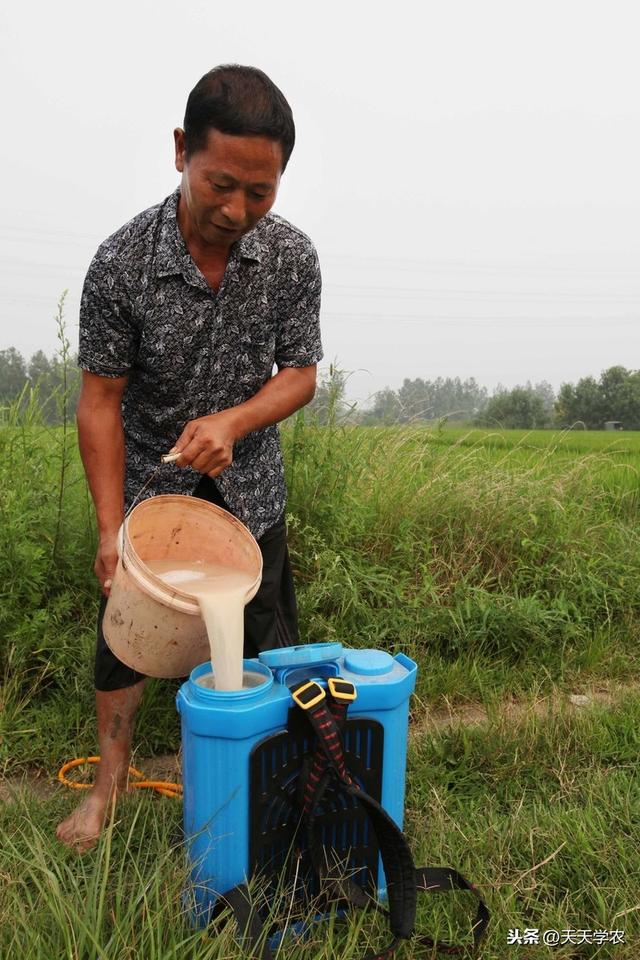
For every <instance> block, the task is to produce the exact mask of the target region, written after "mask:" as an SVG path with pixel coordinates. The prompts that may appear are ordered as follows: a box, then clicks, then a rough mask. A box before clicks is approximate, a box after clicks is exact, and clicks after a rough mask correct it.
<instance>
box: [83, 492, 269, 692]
mask: <svg viewBox="0 0 640 960" xmlns="http://www.w3.org/2000/svg"><path fill="white" fill-rule="evenodd" d="M118 552H119V554H120V558H119V560H118V566H117V568H116V572H115V575H114V577H113V582H112V585H111V592H110V594H109V599H108V600H107V606H106V609H105V613H104V619H103V621H102V628H103V631H104V636H105V639H106V641H107V643H108V645H109V647H110V648H111V650H112V651H113V653H115V655H116V657H118V659H119V660H121V661H122V662H123V663H125V664H126V665H127V666H128V667H132V668H133V669H134V670H138V671H139V672H140V673H144V674H147V676H150V677H184V676H186V675H187V674H189V673H190V672H191V670H193V668H194V667H196V666H197V665H198V664H200V663H202V662H203V661H204V660H208V659H209V656H210V650H209V639H208V637H207V632H206V630H205V626H204V622H203V620H202V617H201V616H200V607H199V606H198V603H197V601H196V599H195V598H194V597H193V596H191V595H190V594H188V593H185V592H184V591H182V590H180V589H178V588H177V587H174V586H169V584H167V583H165V582H164V581H163V580H161V579H160V577H158V576H157V575H156V574H154V573H153V572H152V571H151V570H149V568H148V567H147V565H146V563H147V562H153V561H155V560H178V561H179V560H185V561H193V560H204V561H205V562H206V561H208V562H212V563H222V564H226V565H227V566H230V567H234V568H236V569H238V570H243V571H245V572H247V573H249V574H251V575H252V576H253V577H254V580H253V583H252V585H251V588H250V589H249V590H248V591H247V601H249V600H251V598H252V597H253V596H255V593H256V591H257V589H258V587H259V586H260V580H261V577H262V554H261V552H260V547H259V546H258V544H257V543H256V541H255V540H254V538H253V537H252V535H251V534H250V533H249V531H248V530H247V528H246V527H245V526H244V525H243V524H242V523H240V521H239V520H238V519H236V517H234V516H232V514H230V513H227V511H226V510H222V509H221V508H220V507H216V506H215V505H214V504H212V503H209V502H208V501H206V500H200V499H198V498H197V497H185V496H177V495H176V496H161V497H151V498H149V499H148V500H144V501H143V502H142V503H139V504H138V506H137V507H135V508H134V509H133V510H132V511H131V513H130V514H129V516H128V517H127V518H126V520H125V522H124V524H123V527H122V528H121V529H120V534H119V536H118Z"/></svg>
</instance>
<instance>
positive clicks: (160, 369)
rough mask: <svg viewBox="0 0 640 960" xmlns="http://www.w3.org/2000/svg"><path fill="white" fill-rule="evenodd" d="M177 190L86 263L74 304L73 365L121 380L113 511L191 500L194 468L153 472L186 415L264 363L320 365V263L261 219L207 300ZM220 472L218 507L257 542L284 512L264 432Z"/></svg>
mask: <svg viewBox="0 0 640 960" xmlns="http://www.w3.org/2000/svg"><path fill="white" fill-rule="evenodd" d="M178 199H179V190H177V191H176V192H175V193H173V194H171V195H170V196H169V197H168V198H167V199H166V200H165V201H164V202H163V203H161V204H158V205H157V206H155V207H151V208H150V209H149V210H145V211H144V212H143V213H140V214H139V215H138V216H137V217H134V219H133V220H131V221H130V222H129V223H127V224H125V226H123V227H121V228H120V230H118V231H116V233H114V234H113V236H111V237H109V239H108V240H105V242H104V243H103V244H101V246H100V247H99V248H98V251H97V253H96V255H95V257H94V259H93V261H92V263H91V265H90V267H89V270H88V273H87V276H86V279H85V283H84V288H83V293H82V300H81V306H80V349H79V355H78V363H79V365H80V367H82V368H83V369H84V370H88V371H89V372H90V373H94V374H98V375H99V376H103V377H122V376H125V375H126V376H128V382H127V386H126V388H125V392H124V394H123V400H122V413H123V422H124V433H125V448H126V459H125V504H126V507H127V509H128V507H129V506H130V505H131V503H132V502H133V500H134V499H135V498H136V496H137V495H138V493H139V492H140V490H141V488H142V487H143V486H144V485H145V483H147V482H148V481H149V479H150V477H152V475H153V474H154V472H156V471H158V472H157V473H156V475H155V477H154V478H153V481H152V482H151V484H150V485H149V486H148V487H147V489H145V491H144V497H149V496H155V495H157V494H162V493H182V494H191V493H193V491H194V489H195V487H196V485H197V483H198V481H199V480H200V474H199V473H197V472H196V471H195V470H193V469H192V468H190V467H188V468H186V469H180V468H178V467H176V466H174V465H172V464H167V465H165V466H162V467H161V468H160V469H159V470H158V468H159V465H160V457H161V455H162V454H163V453H166V452H167V451H168V450H170V449H171V447H172V446H173V444H174V443H175V441H176V440H177V438H178V436H179V435H180V433H181V432H182V430H183V428H184V426H185V424H186V423H187V422H188V421H189V420H193V419H196V418H197V417H202V416H206V415H207V414H210V413H215V412H218V411H221V410H225V409H227V408H229V407H233V406H236V405H238V404H241V403H243V402H244V401H246V400H248V399H249V398H250V397H252V396H254V395H255V394H256V393H257V392H258V391H259V390H260V389H261V387H263V386H264V384H265V383H266V382H267V381H268V380H269V379H270V377H271V376H272V372H273V368H274V364H275V365H276V366H277V367H278V368H279V369H280V368H282V367H305V366H309V365H311V364H315V363H317V362H318V361H319V360H320V359H321V358H322V345H321V339H320V328H319V313H320V288H321V279H320V269H319V265H318V258H317V254H316V251H315V248H314V246H313V244H312V243H311V241H310V240H309V238H308V237H307V236H306V235H305V234H304V233H302V232H301V231H300V230H298V229H297V228H296V227H294V226H293V225H292V224H290V223H288V222H287V221H286V220H284V219H283V218H282V217H279V216H277V215H276V214H273V213H269V214H267V215H266V216H265V217H263V218H262V219H261V220H260V221H259V222H258V223H257V224H256V226H255V227H254V228H253V230H251V231H250V232H249V233H247V234H245V235H244V236H243V237H241V238H240V239H239V240H238V241H237V242H236V243H234V244H233V246H232V247H231V250H230V254H229V260H228V262H227V266H226V270H225V274H224V278H223V280H222V283H221V286H220V290H219V292H218V293H216V292H215V291H214V290H213V289H212V288H211V287H210V286H209V284H208V283H207V281H206V280H205V278H204V276H203V275H202V274H201V272H200V271H199V269H198V267H197V266H196V264H195V262H194V261H193V259H192V257H191V255H190V254H189V251H188V250H187V247H186V244H185V242H184V239H183V237H182V234H181V233H180V229H179V227H178V222H177V217H176V214H177V207H178ZM233 457H234V459H233V463H232V464H231V465H230V466H229V467H227V468H226V469H225V470H224V471H223V472H222V473H221V474H220V475H219V476H218V477H216V484H217V485H218V487H219V489H220V492H221V494H222V496H223V497H224V499H225V501H226V502H227V504H228V505H229V508H230V509H231V510H232V511H233V512H234V513H235V514H236V516H237V517H238V518H239V519H240V520H242V522H243V523H245V524H246V525H247V526H248V527H249V529H250V530H251V532H252V533H253V535H254V536H255V537H257V538H259V537H261V536H262V534H263V533H264V532H265V531H266V530H268V529H269V528H270V527H271V526H273V525H274V524H275V523H277V522H278V521H279V520H280V519H281V517H282V515H283V512H284V507H285V500H286V491H285V482H284V468H283V463H282V454H281V449H280V438H279V434H278V429H277V427H276V426H272V427H266V428H265V429H262V430H256V431H254V432H253V433H250V434H248V435H247V436H246V437H244V438H243V439H242V440H239V441H238V442H237V443H236V444H235V447H234V454H233Z"/></svg>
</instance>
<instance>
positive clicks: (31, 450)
mask: <svg viewBox="0 0 640 960" xmlns="http://www.w3.org/2000/svg"><path fill="white" fill-rule="evenodd" d="M284 447H285V454H286V464H287V473H288V482H289V487H290V501H289V508H288V509H289V528H290V540H291V552H292V557H293V562H294V567H295V572H296V577H297V581H298V585H299V586H298V595H299V604H300V614H301V629H302V635H303V637H304V639H305V640H307V641H324V640H333V639H338V640H341V641H342V642H343V643H345V644H347V645H352V646H353V645H355V646H374V647H381V648H383V649H388V650H390V651H392V652H395V651H397V650H403V651H404V652H406V653H408V654H409V655H410V656H412V657H414V658H415V659H416V660H417V661H418V663H419V668H420V670H419V681H418V690H417V697H416V699H415V701H414V704H413V708H412V722H413V728H414V734H413V736H412V740H411V744H410V758H409V770H408V793H407V823H408V829H409V833H410V835H411V837H412V843H413V845H414V847H415V849H416V851H417V857H416V859H417V860H418V861H419V862H429V863H432V864H433V863H446V864H450V865H452V866H456V867H459V868H460V869H461V870H462V872H464V873H465V874H467V875H468V876H469V877H470V878H471V879H473V880H474V881H476V882H478V883H479V884H480V886H481V887H482V890H483V892H484V894H485V895H486V898H487V900H488V901H489V903H490V906H491V909H492V911H493V914H494V919H493V922H492V933H491V939H490V942H489V945H488V946H487V948H486V950H485V951H484V952H483V954H482V956H485V957H488V958H496V960H501V958H505V960H506V958H508V957H519V958H524V957H527V958H528V957H532V958H535V957H541V956H545V955H547V954H549V953H550V952H551V953H553V955H554V956H557V957H563V958H569V957H572V958H577V957H590V956H598V957H605V956H615V957H620V958H626V957H629V958H631V957H635V956H636V955H637V944H638V942H640V940H639V937H638V933H639V931H638V917H639V915H640V909H636V908H637V907H638V893H637V849H638V840H639V837H638V829H639V825H640V795H639V793H638V788H637V785H636V779H637V776H636V769H635V768H636V762H637V761H636V758H637V754H638V746H639V744H638V733H637V731H638V729H640V726H639V724H638V720H639V719H640V716H639V714H640V701H639V700H638V699H637V696H636V694H635V692H634V685H635V684H636V683H637V682H638V653H637V651H638V640H639V638H640V629H639V627H638V623H639V619H640V618H639V608H640V594H639V593H638V583H639V582H640V535H639V533H638V530H639V527H638V518H639V514H640V496H639V494H640V481H639V473H638V470H639V468H640V434H637V433H636V434H631V433H625V434H623V435H621V434H609V433H606V434H605V433H599V434H595V433H588V432H584V431H572V432H564V433H553V432H551V431H540V432H535V433H526V434H525V433H521V432H519V431H470V430H462V431H461V430H453V429H452V430H449V429H445V430H439V429H427V428H420V427H407V428H362V427H359V428H355V427H350V426H348V425H340V424H337V423H332V424H330V425H329V426H326V427H322V428H320V427H318V426H316V425H314V424H313V423H310V422H308V420H305V417H304V416H303V415H300V416H298V417H297V418H294V420H293V421H292V422H291V423H289V424H288V425H287V427H286V428H285V430H284ZM0 547H1V549H0V577H1V578H2V584H3V600H2V604H1V605H0V636H1V637H2V642H1V644H0V679H1V681H2V687H1V693H0V696H1V703H0V707H1V709H0V773H1V774H3V775H4V777H5V778H6V777H15V776H17V775H19V774H21V773H23V772H25V771H29V770H32V769H37V770H39V771H41V772H46V773H47V774H48V775H49V776H52V775H53V774H54V773H55V771H56V770H57V768H58V766H59V765H60V764H61V763H62V762H63V760H65V759H67V758H69V757H71V756H75V755H86V754H87V753H91V752H93V750H94V730H93V719H92V715H93V714H92V710H93V708H92V683H91V655H92V647H93V632H94V618H95V612H96V608H97V590H96V587H95V584H94V581H93V574H92V564H93V551H94V548H95V533H94V528H93V521H92V512H91V504H90V500H89V498H88V496H87V492H86V487H85V484H84V480H83V477H82V470H81V467H80V463H79V459H78V456H77V453H76V449H75V436H74V432H73V430H72V429H71V427H70V426H67V428H66V429H51V428H45V427H43V426H42V425H41V423H40V422H39V414H38V409H37V404H34V405H33V406H32V407H31V408H27V409H26V410H25V409H23V411H22V413H21V415H20V417H17V416H16V417H14V419H13V420H12V421H10V422H9V424H8V425H7V426H6V427H4V428H2V429H0ZM599 686H604V687H606V688H607V689H611V690H612V692H613V694H614V700H615V697H616V696H618V694H617V693H616V691H619V690H626V691H627V693H626V695H625V696H624V697H623V698H622V699H618V700H615V702H614V703H613V705H612V706H611V707H610V708H608V709H603V708H600V707H597V708H594V709H591V708H589V709H587V710H585V711H584V712H576V711H575V710H573V709H569V708H567V709H566V710H564V711H562V710H561V711H560V712H558V711H557V710H555V709H553V710H552V709H551V708H549V710H548V711H546V710H544V709H541V708H540V706H539V704H540V703H541V702H542V703H547V702H548V703H550V704H551V703H555V702H556V701H558V700H559V701H560V702H563V701H564V700H565V699H566V698H565V695H566V693H568V692H580V691H587V692H588V691H590V690H591V689H597V688H598V687H599ZM176 687H177V684H176V683H173V682H169V681H158V682H154V683H152V684H150V685H149V689H148V691H147V693H146V694H145V699H144V701H143V706H142V709H141V713H140V717H139V722H138V734H137V748H138V755H139V756H141V757H145V756H148V755H151V754H154V753H161V752H165V751H170V750H174V749H177V747H178V746H179V731H178V724H177V718H176V714H175V707H174V694H175V690H176ZM514 701H517V702H518V703H519V704H520V705H521V709H522V711H523V712H522V714H517V715H515V716H514V715H512V714H511V713H509V712H508V711H507V710H506V707H507V706H509V705H510V704H512V703H513V702H514ZM473 704H482V705H484V706H486V707H487V708H488V711H489V718H490V722H489V723H488V724H486V725H482V726H473V727H468V728H467V727H454V728H451V727H448V726H446V725H445V726H438V727H436V726H433V725H431V726H428V725H425V717H426V715H427V711H430V710H431V711H432V710H436V711H438V710H442V709H443V708H445V707H446V708H447V709H448V708H452V709H454V708H456V707H457V706H458V707H462V706H465V705H473ZM536 705H537V706H536ZM143 769H144V766H143ZM76 800H77V796H76V795H75V794H71V793H66V792H65V791H64V790H63V789H62V788H60V791H59V792H58V793H56V794H55V795H54V796H52V797H49V798H40V799H37V798H36V797H35V796H33V795H27V797H26V799H25V798H23V799H15V800H14V801H12V802H4V803H0V837H1V839H2V843H1V849H0V956H2V957H4V956H5V955H6V956H13V955H14V954H15V953H16V952H19V953H20V954H21V955H23V956H24V957H25V958H30V957H34V958H38V960H39V958H43V960H44V958H47V960H49V958H52V957H56V958H57V957H65V958H66V957H69V958H83V960H84V958H85V957H87V958H93V957H96V958H102V957H108V958H109V960H112V958H120V957H123V958H124V957H142V956H144V957H145V958H146V957H150V958H152V960H155V958H167V960H169V958H174V957H175V958H176V960H177V958H182V957H190V956H193V957H196V956H197V957H199V958H200V957H205V958H207V957H211V958H222V957H232V956H237V955H238V953H237V949H236V948H235V947H234V945H233V942H232V940H231V938H230V934H229V933H228V932H227V933H223V934H221V936H220V937H218V938H214V939H211V938H209V939H207V938H206V937H204V936H203V935H202V934H200V933H197V932H194V931H192V930H190V928H189V927H188V925H187V924H186V923H185V918H184V916H183V915H182V908H181V897H180V891H181V889H182V886H183V883H184V866H183V861H182V857H181V852H180V851H179V850H178V849H177V848H176V829H177V826H178V823H179V818H180V808H179V805H178V804H176V803H174V802H172V801H169V800H159V799H158V800H156V799H154V798H150V797H140V796H138V795H136V796H134V797H132V798H131V799H128V800H127V801H126V803H124V804H123V806H122V808H121V810H120V811H119V813H118V817H117V820H116V822H115V824H114V826H113V828H112V829H111V830H110V831H109V832H108V833H107V834H106V836H105V837H104V839H103V841H102V843H101V845H100V847H99V848H98V850H97V851H95V852H93V853H91V854H90V855H89V856H88V857H86V858H84V859H82V860H76V859H75V858H73V857H72V856H71V855H69V854H67V853H65V852H64V851H62V850H61V849H60V848H59V847H58V846H57V845H56V843H55V841H54V839H53V826H54V824H55V822H56V821H57V819H59V818H60V817H61V816H62V815H63V813H64V812H66V811H67V810H69V809H70V808H71V806H72V805H73V803H74V802H76ZM453 900H454V901H455V904H453V903H452V904H451V905H449V904H448V900H447V898H444V897H433V898H431V900H430V901H429V900H428V898H427V900H426V901H425V905H424V908H421V915H422V920H423V925H424V926H425V928H426V929H428V931H429V932H431V933H432V934H433V933H435V934H436V935H439V936H449V935H454V934H455V931H449V924H450V923H451V922H454V921H455V922H457V923H458V924H459V925H460V924H461V925H462V928H464V924H465V922H466V918H467V917H468V909H467V908H468V903H466V901H465V898H464V897H463V896H456V897H455V898H453ZM274 909H276V911H277V910H283V911H284V915H285V916H286V910H287V900H286V897H283V899H282V901H281V902H280V903H279V904H276V905H274ZM625 911H629V912H628V913H625ZM617 914H619V915H621V914H624V915H623V916H621V917H620V918H619V919H618V920H615V921H614V917H615V916H616V915H617ZM359 923H361V920H360V919H353V920H352V921H351V922H350V923H349V924H347V925H346V926H345V925H341V924H338V923H335V924H333V925H331V926H330V928H329V931H330V932H329V934H327V929H326V928H324V927H323V928H322V930H321V931H319V932H318V933H317V935H316V934H315V933H313V934H312V939H311V941H310V942H309V943H308V944H306V945H301V944H297V945H296V944H293V945H292V944H287V945H286V946H285V947H283V949H282V951H281V956H282V957H284V956H287V957H296V958H297V957H300V958H301V960H303V958H306V957H309V958H310V957H312V956H313V957H320V958H329V957H341V958H345V960H351V958H357V957H359V956H361V955H362V954H363V953H364V952H366V951H365V950H364V949H363V944H364V943H365V942H366V937H367V936H368V934H367V933H366V932H364V931H360V930H359V929H358V924H359ZM365 926H366V929H369V919H367V921H366V924H365ZM516 926H519V927H521V928H522V927H524V926H537V927H539V928H540V929H543V928H545V927H554V928H563V927H567V926H571V927H590V928H595V927H597V926H602V927H607V928H609V927H613V926H622V927H624V928H625V929H626V931H627V941H628V944H629V945H628V946H627V947H617V948H613V947H612V948H608V947H602V948H600V950H599V951H597V950H596V948H595V947H585V946H582V947H573V948H572V949H571V948H569V947H558V948H554V949H553V950H552V951H549V949H548V948H545V947H542V946H539V947H508V946H507V945H506V935H507V930H508V929H509V928H510V927H516ZM373 928H374V931H377V932H376V934H375V935H376V936H378V940H377V941H376V942H378V943H381V942H383V939H384V933H383V928H382V927H380V926H379V925H378V926H376V924H375V923H374V926H373ZM358 938H359V940H360V942H359V944H358V945H356V941H357V940H358ZM634 943H635V947H634V945H633V944H634ZM405 955H406V956H410V955H411V954H410V952H406V951H405ZM416 955H417V954H416Z"/></svg>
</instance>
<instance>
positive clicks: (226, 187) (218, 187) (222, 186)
mask: <svg viewBox="0 0 640 960" xmlns="http://www.w3.org/2000/svg"><path fill="white" fill-rule="evenodd" d="M214 187H215V188H216V190H230V189H231V187H230V186H229V184H228V183H214Z"/></svg>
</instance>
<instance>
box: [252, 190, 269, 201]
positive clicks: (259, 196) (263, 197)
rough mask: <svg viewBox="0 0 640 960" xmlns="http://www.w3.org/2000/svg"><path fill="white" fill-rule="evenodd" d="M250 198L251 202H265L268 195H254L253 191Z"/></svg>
mask: <svg viewBox="0 0 640 960" xmlns="http://www.w3.org/2000/svg"><path fill="white" fill-rule="evenodd" d="M250 196H251V199H252V200H266V199H267V197H268V196H269V194H268V193H256V192H255V190H252V191H251V194H250Z"/></svg>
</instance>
